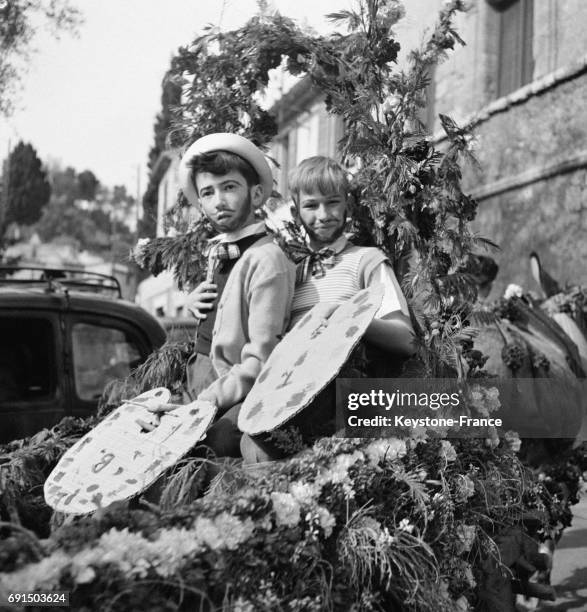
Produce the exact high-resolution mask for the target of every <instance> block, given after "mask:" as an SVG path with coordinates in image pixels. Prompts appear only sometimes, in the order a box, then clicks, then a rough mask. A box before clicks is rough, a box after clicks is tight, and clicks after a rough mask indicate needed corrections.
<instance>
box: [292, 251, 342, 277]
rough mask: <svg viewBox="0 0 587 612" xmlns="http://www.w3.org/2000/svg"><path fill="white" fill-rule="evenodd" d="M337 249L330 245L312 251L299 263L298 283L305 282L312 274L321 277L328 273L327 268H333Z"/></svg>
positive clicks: (297, 271)
mask: <svg viewBox="0 0 587 612" xmlns="http://www.w3.org/2000/svg"><path fill="white" fill-rule="evenodd" d="M335 256H336V251H335V250H334V249H331V248H330V247H324V248H323V249H320V250H319V251H312V252H310V253H309V254H308V255H306V257H304V258H303V259H302V260H301V261H300V263H299V264H298V267H297V270H296V285H301V284H302V283H305V282H306V281H307V280H308V279H309V278H310V276H315V277H317V278H321V277H323V276H324V275H325V274H326V268H332V267H333V266H334V264H335V261H334V258H335Z"/></svg>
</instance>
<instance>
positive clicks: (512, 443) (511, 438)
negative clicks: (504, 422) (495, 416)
mask: <svg viewBox="0 0 587 612" xmlns="http://www.w3.org/2000/svg"><path fill="white" fill-rule="evenodd" d="M504 438H505V441H506V443H507V445H508V446H509V448H510V449H511V450H513V451H514V453H517V452H518V451H519V450H520V448H521V447H522V440H520V435H519V434H518V432H517V431H511V430H510V431H506V432H505V436H504Z"/></svg>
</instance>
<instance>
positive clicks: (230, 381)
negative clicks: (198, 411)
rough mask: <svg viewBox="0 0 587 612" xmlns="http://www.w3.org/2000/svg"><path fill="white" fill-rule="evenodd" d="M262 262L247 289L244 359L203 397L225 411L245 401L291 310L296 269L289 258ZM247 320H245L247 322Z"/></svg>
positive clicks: (242, 355) (204, 393)
mask: <svg viewBox="0 0 587 612" xmlns="http://www.w3.org/2000/svg"><path fill="white" fill-rule="evenodd" d="M282 257H283V261H282V262H280V263H279V265H275V262H274V261H271V260H270V261H265V262H262V263H261V262H259V264H258V265H257V266H256V267H255V270H254V271H253V272H252V274H251V278H250V282H249V284H248V287H247V288H246V296H245V295H243V297H246V301H247V306H248V308H245V312H246V313H247V321H246V324H245V325H244V328H245V329H246V334H245V335H246V338H245V342H244V344H243V346H242V349H241V350H240V361H238V362H236V363H234V364H233V365H232V366H231V367H230V369H229V370H228V371H227V372H224V373H221V375H220V377H219V378H218V379H217V380H216V381H215V382H213V383H212V384H211V385H210V386H209V387H208V388H207V389H205V390H204V391H203V392H202V393H201V394H200V396H199V397H200V398H202V399H209V400H211V401H213V402H214V403H215V404H216V405H217V406H218V409H219V411H220V413H221V414H222V413H223V412H224V411H226V410H227V409H228V408H230V407H231V406H234V405H235V404H237V403H238V402H241V401H243V400H244V398H245V397H246V396H247V394H248V392H249V391H250V390H251V388H252V387H253V385H254V383H255V380H256V379H257V376H258V375H259V373H260V372H261V369H262V368H263V365H264V364H265V362H266V361H267V359H268V358H269V355H270V354H271V352H272V351H273V349H274V348H275V346H276V345H277V343H278V342H279V340H280V339H281V337H282V335H283V334H284V333H285V330H286V328H287V324H288V322H289V316H290V312H291V303H292V299H293V289H294V282H295V268H294V266H293V265H292V264H290V263H289V262H287V261H286V260H285V256H282ZM243 323H245V322H244V321H243Z"/></svg>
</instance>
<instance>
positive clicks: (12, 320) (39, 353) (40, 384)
mask: <svg viewBox="0 0 587 612" xmlns="http://www.w3.org/2000/svg"><path fill="white" fill-rule="evenodd" d="M56 360H57V355H56V354H55V334H54V329H53V324H52V323H51V321H50V320H47V319H43V318H34V317H26V318H24V317H18V316H14V315H11V316H10V317H7V316H0V404H7V403H8V404H12V403H13V402H20V401H23V402H26V401H30V400H36V399H47V398H50V397H52V396H53V395H54V394H55V386H56V380H57V376H56V371H55V368H56V365H55V364H56Z"/></svg>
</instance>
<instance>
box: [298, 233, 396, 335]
mask: <svg viewBox="0 0 587 612" xmlns="http://www.w3.org/2000/svg"><path fill="white" fill-rule="evenodd" d="M386 260H387V258H386V257H385V253H383V252H382V251H380V250H379V249H377V248H375V247H358V246H355V245H353V244H350V243H347V246H346V247H345V248H344V249H343V250H342V251H341V252H340V253H337V254H336V255H335V256H334V266H333V267H331V268H326V274H325V275H324V276H321V277H316V276H311V277H310V278H309V279H308V280H307V281H305V282H303V283H301V284H300V285H298V286H297V287H296V288H295V292H294V298H293V304H292V315H291V323H290V328H291V327H293V326H294V325H295V324H296V323H297V322H298V321H299V320H300V319H301V317H302V316H303V315H304V314H305V313H306V312H308V310H310V309H311V308H313V307H314V306H315V305H316V304H319V303H322V302H330V303H333V304H342V303H343V302H345V301H347V300H348V299H350V298H352V297H354V296H355V295H356V294H357V292H358V291H360V290H361V289H365V287H368V286H369V281H370V278H371V274H372V272H373V270H374V269H375V267H376V266H378V265H379V264H380V263H382V262H383V261H386Z"/></svg>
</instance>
